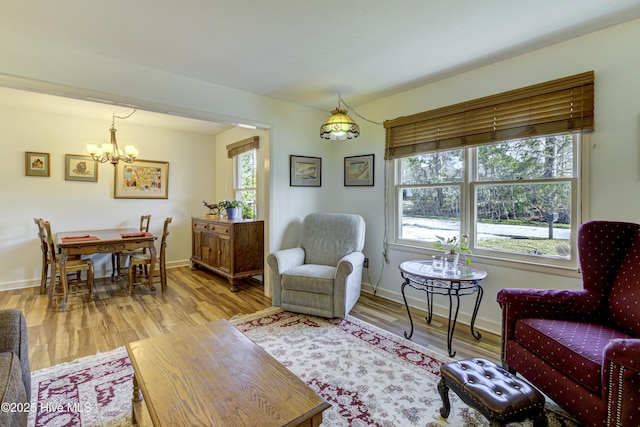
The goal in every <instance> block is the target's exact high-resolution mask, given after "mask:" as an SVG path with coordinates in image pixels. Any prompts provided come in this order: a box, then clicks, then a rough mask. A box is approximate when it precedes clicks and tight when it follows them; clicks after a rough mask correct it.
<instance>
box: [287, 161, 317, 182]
mask: <svg viewBox="0 0 640 427" xmlns="http://www.w3.org/2000/svg"><path fill="white" fill-rule="evenodd" d="M289 168H290V176H289V185H290V186H291V187H320V186H321V185H322V158H320V157H305V156H294V155H291V156H289Z"/></svg>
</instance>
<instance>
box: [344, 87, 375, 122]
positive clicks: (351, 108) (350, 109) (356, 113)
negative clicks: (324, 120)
mask: <svg viewBox="0 0 640 427" xmlns="http://www.w3.org/2000/svg"><path fill="white" fill-rule="evenodd" d="M338 101H339V103H340V102H342V103H343V104H344V105H346V106H347V108H348V109H349V111H352V112H353V113H354V114H355V115H356V116H358V117H360V118H361V119H362V120H364V121H367V122H369V123H373V124H374V125H378V126H382V123H379V122H374V121H373V120H369V119H367V118H365V117H362V116H361V115H360V114H358V112H357V111H356V110H355V108H353V107H352V106H350V105H349V104H347V103H346V102H344V99H342V95H340V92H338ZM338 109H340V105H338Z"/></svg>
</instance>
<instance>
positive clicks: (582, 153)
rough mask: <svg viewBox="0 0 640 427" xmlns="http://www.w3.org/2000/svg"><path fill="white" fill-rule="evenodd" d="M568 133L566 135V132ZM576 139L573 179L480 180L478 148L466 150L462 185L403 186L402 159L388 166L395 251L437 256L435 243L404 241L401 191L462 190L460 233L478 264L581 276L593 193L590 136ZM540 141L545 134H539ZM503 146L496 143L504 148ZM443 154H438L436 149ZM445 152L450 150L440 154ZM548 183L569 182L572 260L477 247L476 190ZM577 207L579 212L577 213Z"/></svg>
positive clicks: (577, 133)
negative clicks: (580, 248)
mask: <svg viewBox="0 0 640 427" xmlns="http://www.w3.org/2000/svg"><path fill="white" fill-rule="evenodd" d="M565 133H568V132H565ZM572 134H573V135H575V136H576V141H575V143H574V144H573V156H574V162H573V168H574V171H573V176H572V177H562V178H550V179H549V178H538V179H526V180H505V181H479V180H477V179H476V178H477V167H478V155H477V152H478V148H477V146H472V147H466V148H463V160H462V161H463V169H464V170H463V180H462V181H461V182H450V183H441V182H438V183H433V184H430V183H427V184H402V176H401V175H402V168H401V165H400V162H401V160H402V157H398V158H395V159H392V160H388V162H389V165H388V166H389V176H391V177H393V179H391V180H389V182H388V186H389V189H388V194H393V195H394V199H393V201H391V203H389V204H388V205H389V208H388V209H390V211H391V212H390V214H389V216H388V220H389V222H390V224H388V227H389V229H390V230H392V233H393V234H392V235H391V236H390V237H391V239H390V240H391V241H390V245H393V246H394V247H396V248H398V249H401V250H405V251H410V252H418V253H421V254H424V255H425V256H429V257H430V256H431V255H434V254H437V253H438V252H439V251H437V250H436V249H435V248H434V247H433V242H432V241H426V240H423V241H420V240H414V239H406V238H402V237H401V236H402V219H403V215H402V212H403V206H402V202H403V197H402V196H403V190H404V189H407V188H436V187H443V186H446V187H454V186H459V188H460V198H461V199H460V233H461V234H463V233H467V234H469V236H470V239H469V240H470V242H469V243H470V245H471V247H472V250H473V258H474V259H476V260H477V261H478V262H482V263H486V264H493V265H500V266H505V267H511V268H514V267H515V268H519V269H526V270H534V271H541V272H551V273H553V274H561V275H570V276H575V275H576V273H577V272H579V263H578V253H577V241H576V237H577V229H578V227H579V225H580V224H581V223H582V222H584V221H586V220H587V219H588V217H589V211H588V194H589V193H588V190H589V188H588V187H589V181H588V178H589V137H588V134H585V133H582V132H572ZM537 137H539V138H542V137H545V135H538V136H537ZM502 142H505V141H495V143H502ZM438 151H440V150H438ZM441 151H447V150H441ZM549 182H554V183H555V182H571V194H572V197H571V204H572V205H571V206H572V209H571V214H570V218H571V233H570V240H571V244H570V247H571V252H570V259H569V260H565V259H562V258H555V257H539V256H536V255H530V254H519V253H515V252H504V253H503V252H501V251H497V250H492V249H487V248H478V247H476V231H477V228H478V227H477V221H476V218H475V217H476V212H475V209H476V208H475V206H476V194H477V193H476V190H477V188H478V186H483V185H488V184H489V185H491V184H494V183H496V184H497V185H510V184H536V183H549ZM574 207H575V208H574Z"/></svg>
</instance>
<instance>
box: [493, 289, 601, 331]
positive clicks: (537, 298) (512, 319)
mask: <svg viewBox="0 0 640 427" xmlns="http://www.w3.org/2000/svg"><path fill="white" fill-rule="evenodd" d="M496 300H497V301H498V304H499V305H500V307H501V308H502V334H503V340H508V339H512V338H513V332H514V329H515V323H516V321H517V320H518V319H524V318H545V319H573V320H587V319H589V318H593V316H595V315H596V314H597V313H598V312H599V309H600V306H601V304H602V300H603V296H602V295H601V294H600V293H598V292H594V291H589V290H586V289H576V290H565V289H522V288H504V289H501V290H500V291H499V292H498V296H497V298H496Z"/></svg>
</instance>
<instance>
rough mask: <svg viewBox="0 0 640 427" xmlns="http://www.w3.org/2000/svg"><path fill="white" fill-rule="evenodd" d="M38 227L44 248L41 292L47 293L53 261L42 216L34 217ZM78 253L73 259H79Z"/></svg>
mask: <svg viewBox="0 0 640 427" xmlns="http://www.w3.org/2000/svg"><path fill="white" fill-rule="evenodd" d="M33 222H35V224H36V226H37V227H38V237H39V238H40V249H41V250H42V272H41V273H40V293H41V294H45V293H46V292H47V283H48V282H49V268H50V266H51V262H50V261H49V243H48V242H47V230H46V229H45V227H44V220H43V219H42V218H33ZM78 258H79V257H78V256H76V255H72V258H71V259H78ZM76 276H77V280H80V272H79V271H78V272H77V273H76Z"/></svg>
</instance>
